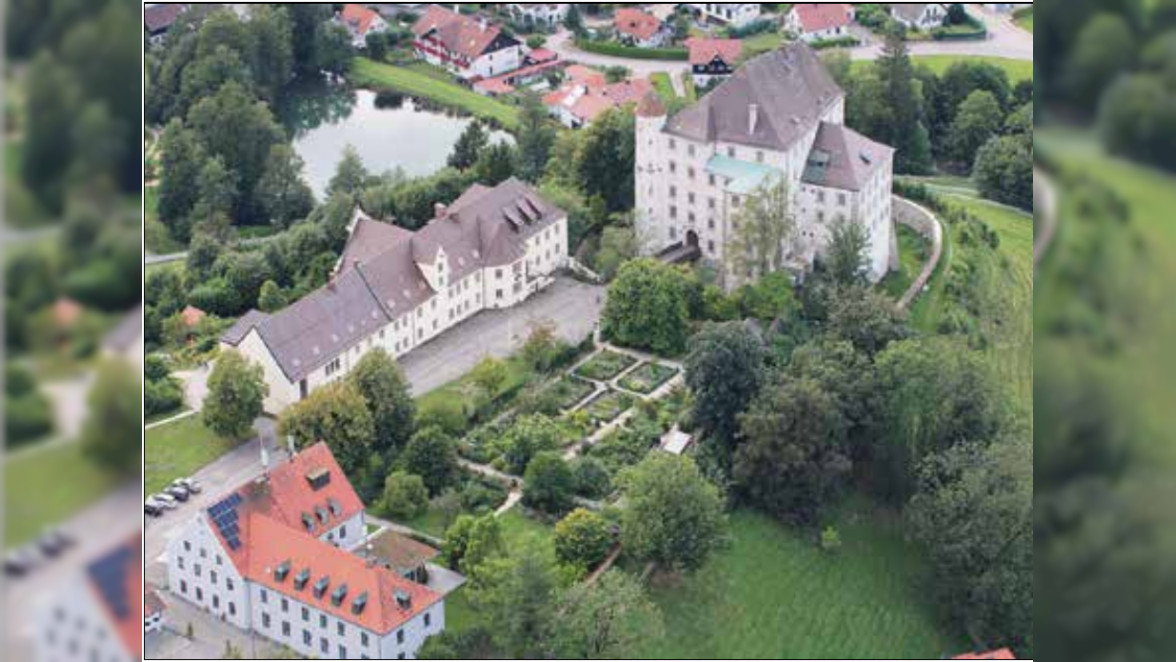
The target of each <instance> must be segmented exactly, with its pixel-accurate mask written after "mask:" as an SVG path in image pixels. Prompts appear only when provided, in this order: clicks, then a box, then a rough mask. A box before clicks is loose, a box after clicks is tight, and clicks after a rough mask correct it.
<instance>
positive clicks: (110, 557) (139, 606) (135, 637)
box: [86, 533, 144, 659]
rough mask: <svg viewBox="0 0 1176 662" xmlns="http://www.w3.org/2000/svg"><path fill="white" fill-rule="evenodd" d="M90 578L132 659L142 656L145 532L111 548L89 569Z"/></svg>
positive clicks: (95, 593)
mask: <svg viewBox="0 0 1176 662" xmlns="http://www.w3.org/2000/svg"><path fill="white" fill-rule="evenodd" d="M86 570H87V573H86V574H87V579H88V584H89V586H90V590H91V591H93V593H94V596H95V598H97V600H98V603H99V604H100V605H101V606H102V610H103V611H104V612H105V613H106V615H107V617H109V619H110V625H111V627H113V628H114V631H115V633H116V634H117V635H118V638H119V640H120V641H122V645H123V648H124V649H125V650H126V651H127V654H128V655H129V656H130V657H131V658H133V659H137V658H141V657H142V656H143V597H144V596H143V535H142V534H141V533H136V534H135V535H134V536H132V537H131V538H130V539H129V540H127V541H126V542H124V543H122V544H121V545H119V546H118V547H115V548H114V549H112V550H110V551H109V552H107V553H106V554H104V555H103V556H101V557H99V558H98V559H97V560H95V561H93V562H92V563H90V564H89V565H88V566H87V568H86Z"/></svg>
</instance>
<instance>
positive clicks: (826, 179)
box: [636, 43, 898, 289]
mask: <svg viewBox="0 0 1176 662" xmlns="http://www.w3.org/2000/svg"><path fill="white" fill-rule="evenodd" d="M844 113H845V94H844V93H843V92H842V91H841V89H840V88H839V87H838V86H837V84H836V82H834V80H833V78H832V77H831V76H830V75H829V73H828V71H826V69H825V67H824V65H823V64H821V61H820V59H819V58H818V57H817V55H816V53H815V52H814V51H813V50H812V49H811V48H810V47H808V46H806V45H804V44H802V43H791V44H786V45H785V46H783V47H782V48H780V49H777V50H774V51H771V52H769V53H765V54H764V55H761V56H759V57H757V58H756V59H754V60H751V61H750V62H748V63H747V64H746V65H744V66H743V67H742V68H741V69H739V70H738V71H737V72H736V73H735V74H734V75H732V76H731V77H730V78H729V79H727V80H726V81H725V82H723V83H722V84H720V85H719V87H718V88H717V89H716V90H715V91H713V92H711V93H710V94H708V95H706V96H705V97H703V98H702V99H701V100H700V101H698V102H697V103H696V104H695V105H693V106H691V107H689V108H686V109H685V110H682V111H681V112H679V113H677V114H676V115H674V116H672V117H668V116H667V113H666V109H665V107H664V106H663V105H662V104H661V103H660V101H658V99H657V98H656V96H655V95H652V94H650V95H646V97H645V98H644V99H643V100H642V102H641V104H640V105H639V106H638V109H637V169H636V170H637V171H636V191H637V205H636V212H637V226H638V232H637V234H638V236H640V237H642V239H643V246H642V252H643V253H644V254H647V255H655V254H659V253H662V252H665V251H671V250H676V249H681V248H683V247H687V248H694V249H696V251H697V252H698V253H699V254H700V256H701V257H702V258H703V259H705V260H706V261H708V262H710V263H712V264H715V265H716V266H718V267H720V274H721V278H722V280H723V283H724V285H725V286H726V287H727V288H728V289H731V288H734V287H737V286H739V285H740V284H742V283H745V282H747V281H748V280H751V279H754V278H757V277H759V276H761V275H762V274H758V273H735V271H734V267H733V261H732V260H729V259H728V258H729V257H730V256H729V255H728V250H727V248H728V245H729V244H730V243H731V242H732V240H733V237H734V235H735V232H736V230H737V228H736V223H737V221H738V216H739V214H740V211H741V209H742V207H743V206H744V204H745V203H746V201H747V199H748V196H750V195H754V194H756V193H757V192H759V191H760V190H762V187H765V186H772V185H775V184H776V183H777V182H779V181H781V180H782V181H783V182H785V183H786V185H787V188H788V191H789V194H790V198H791V199H790V203H791V211H792V213H793V215H794V218H795V219H796V226H795V228H794V230H793V232H792V233H791V236H790V237H789V238H788V239H787V240H786V242H785V245H783V246H781V251H782V253H783V256H784V257H783V263H781V264H776V265H774V268H776V269H786V270H788V271H790V272H791V273H793V274H794V275H795V276H797V277H803V275H804V273H806V272H807V271H808V270H810V269H811V268H812V266H813V263H814V261H815V260H817V259H819V258H820V257H821V256H822V255H823V254H824V252H825V250H826V249H827V248H828V245H829V240H830V238H831V232H832V229H833V227H834V226H835V225H836V224H838V223H845V222H848V223H856V224H859V225H860V226H862V228H863V229H864V230H865V231H866V234H867V236H868V237H869V247H868V266H869V276H870V279H871V280H872V281H878V280H880V279H881V278H882V277H883V276H884V275H885V274H886V273H887V272H888V271H889V270H890V269H892V268H894V266H895V261H896V259H897V255H898V251H897V235H896V233H895V229H894V223H893V220H892V218H891V198H890V188H891V179H892V165H893V155H894V150H893V149H891V148H890V147H887V146H885V145H880V144H878V143H875V142H873V141H871V140H869V139H868V138H866V137H864V136H862V135H860V134H858V133H856V132H854V131H853V130H851V129H849V128H848V127H846V126H845V125H844Z"/></svg>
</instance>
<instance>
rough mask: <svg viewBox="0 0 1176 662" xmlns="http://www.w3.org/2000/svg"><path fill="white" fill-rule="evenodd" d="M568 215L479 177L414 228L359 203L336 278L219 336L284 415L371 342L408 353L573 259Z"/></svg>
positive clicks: (512, 300) (523, 189) (540, 283)
mask: <svg viewBox="0 0 1176 662" xmlns="http://www.w3.org/2000/svg"><path fill="white" fill-rule="evenodd" d="M567 254H568V222H567V213H566V212H564V211H563V210H561V209H559V208H557V207H555V206H554V205H552V204H551V203H550V202H547V201H546V200H544V199H543V198H542V197H541V196H540V195H539V194H538V193H536V192H535V191H534V189H532V188H531V187H529V186H527V185H526V184H524V183H523V182H521V181H519V180H517V179H513V178H512V179H509V180H507V181H505V182H503V183H502V184H499V185H498V186H497V187H494V188H488V187H485V186H481V185H478V184H475V185H474V186H473V187H471V188H470V189H469V190H467V191H466V192H465V193H464V194H462V196H461V197H460V198H458V199H457V200H456V201H454V202H453V204H451V205H449V206H448V207H446V206H445V205H440V204H439V205H437V207H436V212H435V218H434V219H433V220H432V221H430V222H429V223H428V224H426V225H425V226H424V227H422V228H420V229H419V230H417V231H415V232H411V231H408V230H405V229H403V228H400V227H398V226H395V225H392V224H389V223H383V222H380V221H377V220H375V219H372V218H369V217H368V216H367V215H365V214H364V213H363V212H362V211H361V210H356V212H355V215H354V218H353V220H352V223H351V228H350V237H349V239H348V241H347V245H346V247H345V248H344V251H343V255H342V257H341V258H340V260H339V264H338V267H337V270H336V272H335V273H334V274H333V276H332V278H331V280H330V282H329V283H328V284H327V285H326V286H324V287H322V288H320V289H318V290H316V291H315V292H312V293H311V294H309V295H307V296H306V297H304V298H302V299H301V300H299V301H297V302H295V303H293V304H292V305H290V306H289V307H287V308H285V309H284V310H282V311H280V312H277V313H273V314H267V313H261V312H258V311H250V312H249V313H247V314H246V315H245V316H244V317H242V318H241V319H239V320H238V321H237V323H236V324H235V325H233V327H231V328H230V329H229V330H228V331H226V332H225V334H224V335H223V336H222V337H221V344H222V348H226V349H227V348H232V349H236V350H237V351H239V352H241V353H242V354H243V355H244V356H245V357H246V358H247V359H249V360H250V361H252V362H254V363H256V364H258V365H260V366H261V367H262V370H263V371H264V375H265V381H266V383H267V384H268V386H269V395H268V396H267V397H266V400H265V409H266V411H268V412H271V413H278V412H281V411H282V410H284V409H285V408H286V407H289V406H290V405H292V404H294V403H296V402H298V401H300V400H302V399H304V398H305V397H306V396H307V395H309V394H310V392H311V391H313V390H315V389H316V388H319V387H320V386H323V385H325V384H329V383H331V382H334V381H337V380H339V379H342V378H343V377H344V376H346V375H347V374H348V373H349V372H350V371H351V369H352V367H353V366H355V364H356V363H358V362H359V360H360V359H361V358H362V357H363V354H364V353H365V352H367V351H368V350H370V349H373V348H376V347H379V348H382V349H384V350H385V351H387V352H388V353H389V354H391V355H392V356H395V357H399V356H403V355H404V354H406V353H408V352H410V351H412V350H413V349H415V348H416V347H419V346H421V345H423V344H425V343H427V342H428V341H430V340H432V339H433V338H436V337H437V336H439V335H440V334H442V333H444V332H445V331H446V330H448V329H450V328H452V327H454V326H456V325H458V324H460V323H462V322H463V321H465V320H467V319H469V318H470V317H473V316H474V315H476V314H478V313H479V312H481V311H482V310H487V309H502V308H510V307H512V306H515V305H517V304H519V303H522V302H523V301H524V300H526V299H527V298H528V297H530V296H531V295H532V294H534V293H536V292H538V291H539V290H540V289H543V288H544V287H546V286H547V285H549V284H550V283H551V282H553V278H552V276H553V275H554V273H555V272H556V270H558V269H561V268H563V267H564V266H566V264H567Z"/></svg>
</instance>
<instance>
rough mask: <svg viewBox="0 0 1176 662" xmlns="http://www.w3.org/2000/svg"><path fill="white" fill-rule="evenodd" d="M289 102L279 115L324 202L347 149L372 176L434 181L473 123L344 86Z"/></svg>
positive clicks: (296, 94)
mask: <svg viewBox="0 0 1176 662" xmlns="http://www.w3.org/2000/svg"><path fill="white" fill-rule="evenodd" d="M287 99H288V101H287V102H286V103H285V105H284V107H282V108H280V109H279V113H278V114H279V116H280V118H281V120H282V123H283V124H284V125H285V127H286V129H287V130H288V131H289V132H290V134H291V136H292V137H293V145H294V149H295V151H297V152H298V155H299V156H301V157H302V160H303V161H305V162H306V171H305V174H306V180H307V183H308V184H310V187H311V190H313V191H314V194H315V197H316V198H318V199H320V200H321V199H322V198H323V196H324V192H325V191H326V188H327V184H328V182H330V181H331V177H333V176H334V175H335V168H336V166H338V164H339V161H340V160H341V159H342V158H343V150H344V149H345V148H346V147H347V145H352V146H354V147H355V149H356V150H357V151H358V152H359V156H360V158H361V159H362V160H363V163H364V165H365V166H366V167H367V169H368V171H370V172H372V173H383V172H386V171H390V170H396V169H397V168H399V169H401V170H403V171H404V173H405V174H406V175H409V176H412V177H417V176H422V175H430V174H432V173H434V172H436V171H438V170H440V169H442V168H444V167H445V163H446V160H447V159H448V158H449V154H450V152H452V151H453V146H454V144H455V143H457V139H458V138H459V137H460V136H461V134H462V132H463V131H465V129H466V127H467V126H469V124H470V122H472V121H473V118H471V117H467V116H462V115H459V114H457V113H455V112H453V111H448V110H440V109H435V108H432V107H431V106H430V105H429V104H428V102H427V101H422V100H418V99H414V98H413V97H409V96H405V95H401V94H395V93H386V92H385V93H376V92H373V91H371V90H357V89H352V88H350V87H348V86H346V85H344V84H331V83H327V82H316V83H314V84H308V85H302V86H301V87H300V88H299V89H296V90H294V91H293V92H292V93H291V94H289V95H287ZM491 136H492V137H491V142H498V141H500V140H510V139H511V137H510V135H509V134H507V133H504V132H493V133H492V134H491Z"/></svg>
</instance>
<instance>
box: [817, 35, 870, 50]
mask: <svg viewBox="0 0 1176 662" xmlns="http://www.w3.org/2000/svg"><path fill="white" fill-rule="evenodd" d="M860 43H861V42H860V41H859V40H858V38H857V37H837V38H836V39H818V40H816V41H814V42H812V43H811V44H809V45H810V46H812V47H813V50H818V51H820V50H825V49H827V48H849V47H852V46H857V45H858V44H860Z"/></svg>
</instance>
